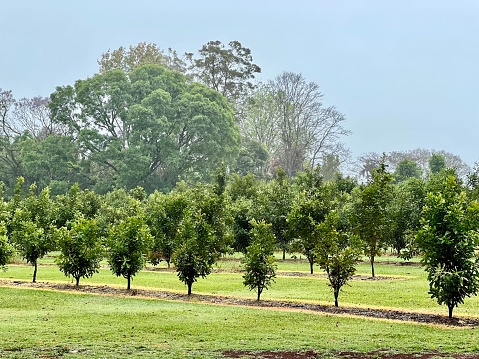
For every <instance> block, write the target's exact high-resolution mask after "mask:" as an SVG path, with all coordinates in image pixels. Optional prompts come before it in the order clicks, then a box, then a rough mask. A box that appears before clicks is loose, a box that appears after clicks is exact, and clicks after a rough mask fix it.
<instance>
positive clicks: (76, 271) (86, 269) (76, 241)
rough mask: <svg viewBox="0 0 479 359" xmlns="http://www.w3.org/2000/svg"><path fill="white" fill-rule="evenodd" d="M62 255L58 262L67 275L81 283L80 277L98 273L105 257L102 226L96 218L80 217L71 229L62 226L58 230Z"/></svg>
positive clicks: (57, 259)
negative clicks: (101, 232) (101, 236)
mask: <svg viewBox="0 0 479 359" xmlns="http://www.w3.org/2000/svg"><path fill="white" fill-rule="evenodd" d="M57 237H58V246H59V248H60V251H61V253H60V255H59V256H58V257H57V258H56V260H55V261H56V263H57V264H58V267H59V268H60V271H62V272H63V273H64V274H65V275H66V276H67V277H70V276H72V277H73V278H75V280H76V286H78V285H79V284H80V278H90V277H91V276H92V275H93V274H95V273H98V269H99V268H100V262H101V260H102V258H103V248H102V245H101V238H100V228H99V226H98V224H97V221H96V220H95V219H86V218H78V219H76V220H75V221H73V223H72V224H71V228H70V230H68V229H67V228H66V227H62V228H60V229H59V230H58V231H57Z"/></svg>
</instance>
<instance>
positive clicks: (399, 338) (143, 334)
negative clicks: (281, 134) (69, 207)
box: [0, 257, 479, 358]
mask: <svg viewBox="0 0 479 359" xmlns="http://www.w3.org/2000/svg"><path fill="white" fill-rule="evenodd" d="M391 262H397V260H396V259H395V258H394V257H389V258H388V257H384V259H383V260H380V261H378V263H377V267H376V274H377V276H379V279H376V280H371V279H370V278H368V277H369V273H370V272H369V264H368V263H367V262H365V263H361V264H359V265H358V274H359V275H360V276H359V277H358V278H356V279H355V280H353V281H352V282H351V285H350V286H346V287H344V290H343V292H342V293H341V294H340V297H339V303H340V306H357V307H363V308H373V307H374V308H376V307H379V308H386V309H392V308H394V309H402V310H406V311H421V312H436V313H440V314H442V315H447V310H446V308H445V307H440V306H438V305H437V304H436V303H435V302H434V301H433V300H432V299H430V298H429V295H428V294H427V291H428V283H427V280H426V274H425V273H424V271H423V270H422V269H421V268H420V267H419V266H415V265H398V264H397V263H396V264H393V263H391ZM17 263H19V262H18V261H17ZM52 264H53V260H52V258H51V257H49V258H46V259H44V260H42V265H41V266H40V268H39V271H38V278H37V280H38V281H39V282H60V283H72V280H71V279H70V280H69V279H68V278H66V277H65V276H64V275H63V273H61V272H60V271H59V269H58V267H56V266H55V265H52ZM239 268H240V264H239V259H238V258H227V259H224V260H222V261H220V262H219V263H218V264H217V266H216V271H215V272H214V273H212V274H211V275H210V276H208V278H207V279H200V280H199V281H198V282H197V283H195V284H194V285H193V293H199V294H217V295H225V296H233V297H238V298H251V299H254V298H255V293H252V292H250V291H248V290H247V289H246V288H245V287H244V286H243V284H242V277H241V276H242V273H241V272H240V271H239ZM150 269H151V270H143V271H141V272H140V273H139V274H138V275H137V276H136V277H135V279H134V280H133V282H132V288H143V289H153V290H166V291H173V292H181V293H185V292H186V287H185V286H184V285H183V284H182V283H181V282H180V281H179V280H178V278H177V276H176V273H175V271H174V270H173V269H171V270H167V269H166V268H165V266H164V265H163V264H162V265H160V266H158V267H156V268H153V267H150ZM308 269H309V267H308V264H307V262H306V261H304V260H301V261H300V260H292V259H288V260H286V261H279V262H278V270H279V275H278V277H277V280H276V283H275V284H274V285H273V286H272V288H271V289H270V290H268V291H266V292H265V293H264V294H263V296H262V298H263V299H264V300H271V299H274V300H287V301H298V302H308V303H320V304H329V305H332V304H333V295H332V293H331V291H330V289H329V287H328V286H327V281H326V278H325V277H324V275H320V273H321V272H320V271H319V268H315V269H317V271H316V273H315V274H314V275H310V274H309V273H308ZM32 270H33V269H32V267H31V266H28V265H25V264H15V265H10V266H9V268H8V271H6V272H0V278H1V279H10V280H24V281H30V280H31V277H32ZM80 284H81V285H108V286H112V287H120V288H125V287H126V280H125V279H123V278H117V277H115V276H113V275H112V274H111V272H110V271H109V269H108V268H102V269H101V270H100V272H99V273H97V274H95V275H94V276H93V277H92V278H90V279H82V280H81V281H80ZM72 285H73V283H72ZM0 298H1V299H0V342H1V343H3V344H2V345H1V346H0V348H1V349H0V357H5V358H21V357H25V358H27V357H68V358H70V357H71V358H77V357H78V358H80V357H99V358H100V357H101V358H117V357H142V358H150V357H151V358H154V357H164V358H179V357H189V358H194V357H197V358H216V357H221V356H220V353H221V351H223V350H230V349H234V350H307V349H313V350H316V351H319V352H324V353H330V352H331V351H334V350H353V351H360V352H367V351H372V350H383V349H384V350H390V351H398V352H424V351H432V350H439V351H443V352H475V351H479V341H478V339H479V338H478V335H477V333H476V332H477V330H476V329H471V328H469V329H457V328H455V329H453V328H446V327H437V326H432V325H424V324H414V323H400V322H395V321H386V320H377V319H368V318H357V317H346V316H337V315H325V314H320V313H310V312H299V311H291V310H282V311H281V310H268V309H254V308H244V307H236V306H220V305H208V304H201V303H193V302H190V303H187V302H169V301H163V300H152V299H142V298H134V297H132V298H120V297H112V296H98V295H87V294H80V293H63V292H55V291H50V290H39V289H23V288H10V287H0ZM455 314H456V315H457V316H461V315H465V316H477V317H479V299H478V298H476V297H473V298H468V299H467V300H466V303H465V304H464V305H461V306H459V308H457V309H456V311H455Z"/></svg>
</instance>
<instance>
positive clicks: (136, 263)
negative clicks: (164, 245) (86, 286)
mask: <svg viewBox="0 0 479 359" xmlns="http://www.w3.org/2000/svg"><path fill="white" fill-rule="evenodd" d="M152 244H153V238H152V236H151V233H150V230H149V228H148V226H147V225H146V223H145V221H144V219H143V218H142V217H141V216H136V217H128V218H126V219H124V220H123V221H121V222H119V223H118V224H115V225H113V226H112V227H111V228H110V231H109V233H108V237H107V238H106V245H107V248H108V249H107V259H108V264H109V265H110V269H111V271H112V272H113V274H115V275H116V276H117V277H119V276H122V277H123V278H125V279H126V280H127V287H126V289H128V290H129V289H130V282H131V280H132V278H133V277H134V276H135V275H136V273H138V272H139V271H140V270H141V269H142V268H143V266H144V265H145V261H146V259H145V258H146V255H147V254H148V251H149V250H150V248H151V246H152Z"/></svg>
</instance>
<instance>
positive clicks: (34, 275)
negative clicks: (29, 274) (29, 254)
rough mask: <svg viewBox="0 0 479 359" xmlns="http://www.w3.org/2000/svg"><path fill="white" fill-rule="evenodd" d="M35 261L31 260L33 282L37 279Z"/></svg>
mask: <svg viewBox="0 0 479 359" xmlns="http://www.w3.org/2000/svg"><path fill="white" fill-rule="evenodd" d="M37 268H38V267H37V261H34V262H33V283H35V282H36V281H37Z"/></svg>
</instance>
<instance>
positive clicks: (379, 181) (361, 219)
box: [352, 163, 393, 277]
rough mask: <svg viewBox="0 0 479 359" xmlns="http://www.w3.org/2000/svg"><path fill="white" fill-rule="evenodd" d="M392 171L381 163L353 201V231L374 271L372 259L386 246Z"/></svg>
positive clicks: (373, 274)
mask: <svg viewBox="0 0 479 359" xmlns="http://www.w3.org/2000/svg"><path fill="white" fill-rule="evenodd" d="M392 180H393V177H392V175H391V174H390V173H389V172H387V171H386V166H385V164H384V163H382V164H381V166H380V167H379V168H378V169H377V170H374V171H373V178H372V179H371V180H370V181H369V182H368V183H367V184H366V185H363V186H361V187H359V188H358V191H357V193H356V196H355V202H354V204H353V206H354V207H353V208H354V210H353V213H352V223H353V226H354V231H355V233H356V234H357V235H358V236H359V237H360V238H361V241H362V242H363V250H364V254H365V255H366V256H367V257H368V258H369V262H370V264H371V275H372V277H374V276H375V273H374V259H375V257H376V256H377V255H380V254H381V250H382V249H383V248H385V247H386V244H387V243H388V239H389V238H390V235H391V226H390V222H391V218H390V217H389V215H388V206H389V203H390V201H391V195H392V187H391V182H392Z"/></svg>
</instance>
